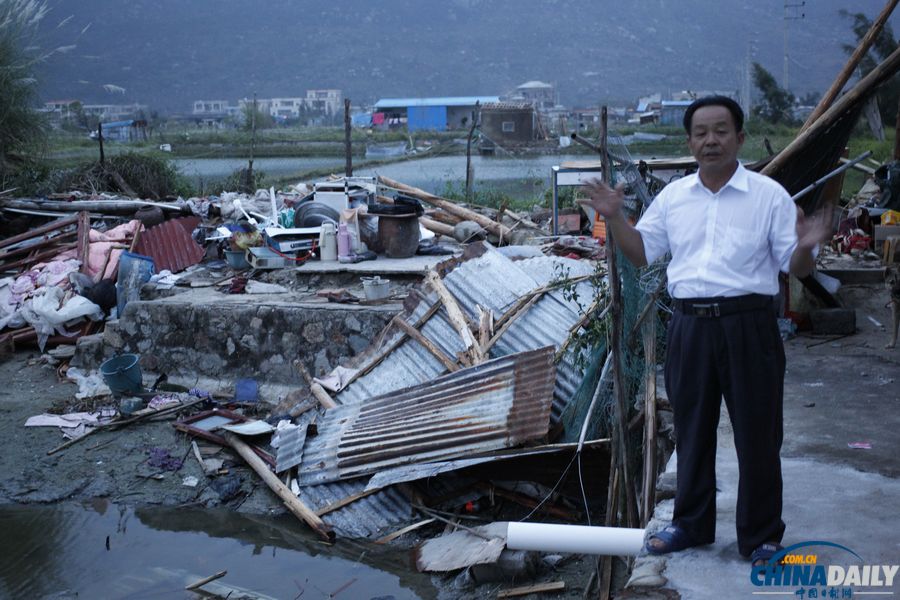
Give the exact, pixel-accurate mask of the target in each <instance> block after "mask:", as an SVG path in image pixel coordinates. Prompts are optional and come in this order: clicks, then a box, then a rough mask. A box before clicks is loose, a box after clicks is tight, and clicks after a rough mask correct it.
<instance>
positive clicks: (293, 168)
mask: <svg viewBox="0 0 900 600" xmlns="http://www.w3.org/2000/svg"><path fill="white" fill-rule="evenodd" d="M172 162H173V163H174V164H175V166H176V167H178V170H179V171H181V173H183V174H184V175H187V176H188V177H189V178H190V179H191V180H192V181H193V182H195V183H197V182H199V181H200V180H202V181H204V182H210V181H212V180H215V179H224V178H226V177H228V176H229V175H231V174H232V173H233V172H234V171H236V170H238V169H244V168H246V167H247V159H246V158H177V159H174V160H173V161H172ZM331 166H334V167H335V169H341V170H342V171H343V168H344V159H343V158H341V157H337V158H335V157H333V156H323V157H311V158H305V157H304V158H257V159H254V161H253V168H254V170H259V171H262V172H263V173H265V174H266V175H267V176H269V177H276V178H277V177H285V176H287V175H290V174H291V173H303V172H306V171H311V170H313V169H324V168H326V167H331Z"/></svg>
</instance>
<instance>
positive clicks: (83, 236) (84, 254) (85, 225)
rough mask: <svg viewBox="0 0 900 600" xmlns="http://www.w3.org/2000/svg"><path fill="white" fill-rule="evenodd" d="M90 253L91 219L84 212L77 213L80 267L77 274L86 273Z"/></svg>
mask: <svg viewBox="0 0 900 600" xmlns="http://www.w3.org/2000/svg"><path fill="white" fill-rule="evenodd" d="M90 252H91V217H90V215H89V214H88V213H87V212H86V211H81V212H80V213H78V260H80V261H81V266H80V267H79V268H78V272H79V273H87V272H88V268H89V264H88V259H89V258H90Z"/></svg>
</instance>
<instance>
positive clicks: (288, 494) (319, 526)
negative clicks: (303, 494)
mask: <svg viewBox="0 0 900 600" xmlns="http://www.w3.org/2000/svg"><path fill="white" fill-rule="evenodd" d="M222 435H223V437H224V438H225V440H226V441H227V442H228V445H229V446H231V447H232V448H234V450H235V451H236V452H237V453H238V454H239V455H240V456H241V458H243V459H244V461H246V463H247V464H248V465H249V466H250V468H251V469H253V470H254V471H256V474H257V475H259V476H260V478H262V480H263V481H264V482H265V484H266V485H268V486H269V489H271V490H272V491H273V492H275V493H276V494H277V495H278V497H279V498H281V499H282V500H283V501H284V504H285V506H287V508H288V510H289V511H291V513H293V514H294V516H296V517H297V518H299V519H301V520H302V521H304V522H305V523H306V524H307V525H309V526H310V527H312V529H313V531H315V532H316V533H318V534H319V536H320V537H322V538H323V539H324V540H325V541H327V542H334V539H335V535H334V530H332V529H331V526H330V525H328V524H327V523H325V522H324V521H322V519H320V518H319V516H318V515H317V514H316V513H314V512H313V511H312V510H310V508H309V507H308V506H306V505H305V504H304V503H303V502H301V501H300V498H298V497H297V496H296V495H294V493H293V492H292V491H291V490H290V488H288V487H287V486H286V485H284V483H282V482H281V480H280V479H278V477H277V476H276V475H275V473H273V472H272V471H271V470H269V465H267V464H266V463H265V462H264V461H263V459H261V458H260V457H258V456H257V455H256V453H254V452H253V449H252V448H250V446H249V445H248V444H247V443H246V442H244V441H243V440H241V439H240V438H239V437H238V436H236V435H235V434H233V433H231V432H230V431H226V432H224V433H223V434H222Z"/></svg>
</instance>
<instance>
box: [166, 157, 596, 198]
mask: <svg viewBox="0 0 900 600" xmlns="http://www.w3.org/2000/svg"><path fill="white" fill-rule="evenodd" d="M569 160H585V156H583V155H580V156H575V155H572V156H566V155H554V156H529V157H516V158H503V157H492V156H473V157H472V165H473V167H474V171H475V185H476V188H478V189H491V190H497V191H502V192H506V193H509V194H514V195H516V196H522V197H528V198H536V197H540V196H541V195H543V194H544V192H545V191H546V190H547V189H549V187H550V168H551V167H552V166H554V165H558V164H560V163H561V162H565V161H569ZM174 163H175V165H176V166H177V167H178V168H179V169H180V170H181V172H182V173H183V174H185V175H187V176H188V177H190V178H191V179H192V181H194V183H195V184H198V183H201V182H207V183H208V182H209V181H212V180H214V179H223V178H225V177H227V176H228V175H230V174H231V173H232V172H233V171H235V170H236V169H240V168H243V167H246V166H247V161H246V160H245V159H240V158H195V159H177V160H175V161H174ZM253 166H254V168H255V169H259V170H260V171H263V172H264V173H265V174H266V175H267V176H269V177H279V178H280V177H289V176H290V175H291V174H295V173H297V174H299V173H303V172H308V171H310V170H312V169H323V168H329V167H334V169H335V172H343V169H344V160H343V158H339V157H338V158H336V157H318V158H260V159H256V160H254V161H253ZM353 174H354V175H363V176H371V175H376V174H379V175H384V176H386V177H390V178H391V179H396V180H397V181H402V182H403V183H406V184H408V185H412V186H415V187H419V188H422V189H424V190H426V191H429V192H432V193H436V194H440V193H443V192H445V191H446V188H447V186H448V185H450V186H453V188H454V189H456V190H459V191H462V190H463V189H464V187H465V181H466V157H465V156H433V157H428V158H420V159H415V160H409V161H404V162H397V163H392V164H387V165H380V166H378V167H376V168H360V169H354V172H353ZM201 180H202V181H201Z"/></svg>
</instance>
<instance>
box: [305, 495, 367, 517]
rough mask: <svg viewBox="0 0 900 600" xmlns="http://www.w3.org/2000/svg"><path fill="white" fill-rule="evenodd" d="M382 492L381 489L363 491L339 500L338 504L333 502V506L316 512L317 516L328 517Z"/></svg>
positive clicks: (330, 505) (324, 507)
mask: <svg viewBox="0 0 900 600" xmlns="http://www.w3.org/2000/svg"><path fill="white" fill-rule="evenodd" d="M380 491H381V488H373V489H371V490H363V491H361V492H357V493H355V494H351V495H349V496H347V497H345V498H341V499H340V500H338V501H336V502H332V503H331V504H329V505H327V506H323V507H322V508H320V509H319V510H317V511H316V514H317V515H318V516H320V517H324V516H325V515H327V514H328V513H330V512H334V511H336V510H337V509H339V508H344V507H345V506H347V505H348V504H353V503H354V502H356V501H357V500H361V499H363V498H365V497H366V496H371V495H372V494H374V493H375V492H380Z"/></svg>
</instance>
